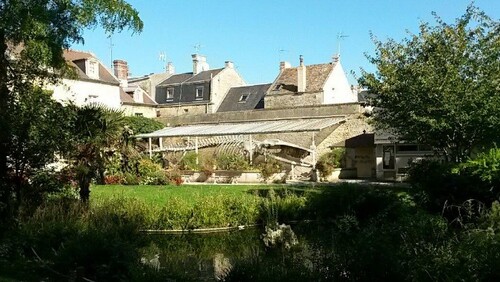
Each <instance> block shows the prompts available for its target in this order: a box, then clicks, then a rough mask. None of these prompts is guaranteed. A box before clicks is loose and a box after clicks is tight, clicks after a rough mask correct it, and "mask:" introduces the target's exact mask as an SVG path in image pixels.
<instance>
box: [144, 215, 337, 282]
mask: <svg viewBox="0 0 500 282" xmlns="http://www.w3.org/2000/svg"><path fill="white" fill-rule="evenodd" d="M282 227H283V226H282ZM284 230H285V232H284V233H283V234H285V236H284V237H280V238H284V241H280V240H279V239H278V240H276V241H275V244H271V243H270V240H265V239H264V238H266V239H269V236H264V235H263V234H264V233H265V230H263V228H250V229H246V230H240V231H233V232H226V233H211V234H184V235H148V237H149V239H150V245H149V246H148V247H146V248H144V249H142V250H141V254H142V262H143V263H144V264H145V265H147V266H148V267H152V268H155V269H156V270H157V271H158V272H159V273H162V274H164V275H165V277H168V278H171V279H176V280H183V281H187V280H193V281H218V280H226V281H249V280H251V281H256V280H258V281H265V280H268V279H271V280H287V281H304V279H307V280H310V279H313V280H324V279H326V280H328V278H329V276H330V275H331V271H330V270H331V267H330V266H329V264H330V261H331V260H330V257H331V255H332V250H333V249H334V248H333V241H334V234H335V232H334V230H333V229H332V228H329V227H326V226H316V225H315V224H312V223H310V224H300V225H293V226H292V227H291V230H293V231H292V232H293V234H292V233H289V234H288V236H287V233H286V228H285V229H284ZM278 233H279V232H278ZM274 234H276V232H275V233H274ZM278 237H279V236H278ZM273 239H275V238H273ZM266 242H267V244H268V246H266Z"/></svg>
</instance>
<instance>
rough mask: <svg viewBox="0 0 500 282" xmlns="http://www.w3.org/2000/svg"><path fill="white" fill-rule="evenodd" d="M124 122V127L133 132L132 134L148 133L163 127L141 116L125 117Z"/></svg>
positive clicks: (159, 123)
mask: <svg viewBox="0 0 500 282" xmlns="http://www.w3.org/2000/svg"><path fill="white" fill-rule="evenodd" d="M124 122H125V125H126V126H128V127H129V128H130V129H131V130H132V131H133V134H143V133H150V132H153V131H156V130H160V129H162V128H164V127H165V125H164V124H163V123H161V122H159V121H156V120H154V119H151V118H147V117H141V116H128V117H125V118H124Z"/></svg>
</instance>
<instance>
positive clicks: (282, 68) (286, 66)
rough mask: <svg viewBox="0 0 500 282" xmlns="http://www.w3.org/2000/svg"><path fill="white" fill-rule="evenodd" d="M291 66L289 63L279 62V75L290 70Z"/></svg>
mask: <svg viewBox="0 0 500 282" xmlns="http://www.w3.org/2000/svg"><path fill="white" fill-rule="evenodd" d="M291 67H292V65H291V64H290V63H289V62H284V61H283V62H280V73H281V72H283V70H285V69H288V68H291Z"/></svg>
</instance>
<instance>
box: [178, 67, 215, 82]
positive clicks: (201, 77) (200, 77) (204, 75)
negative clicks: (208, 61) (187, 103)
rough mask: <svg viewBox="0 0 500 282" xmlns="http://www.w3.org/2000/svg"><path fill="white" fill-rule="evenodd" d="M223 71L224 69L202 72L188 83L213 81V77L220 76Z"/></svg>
mask: <svg viewBox="0 0 500 282" xmlns="http://www.w3.org/2000/svg"><path fill="white" fill-rule="evenodd" d="M222 70H223V68H221V69H213V70H206V71H202V72H200V73H198V74H197V75H195V76H193V77H192V78H190V79H188V80H187V81H186V82H201V81H208V80H210V79H212V77H214V76H216V75H218V74H219V73H220V72H221V71H222Z"/></svg>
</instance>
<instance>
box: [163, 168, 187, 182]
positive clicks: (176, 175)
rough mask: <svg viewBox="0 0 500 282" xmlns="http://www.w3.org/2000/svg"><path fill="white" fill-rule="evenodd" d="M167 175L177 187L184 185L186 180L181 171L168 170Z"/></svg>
mask: <svg viewBox="0 0 500 282" xmlns="http://www.w3.org/2000/svg"><path fill="white" fill-rule="evenodd" d="M166 175H167V178H168V181H169V182H170V183H174V184H175V185H177V186H179V185H181V184H182V183H184V179H182V174H181V171H180V170H179V169H176V168H172V169H169V170H167V172H166Z"/></svg>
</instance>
